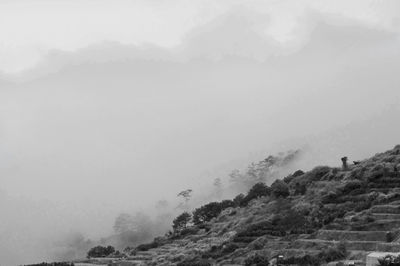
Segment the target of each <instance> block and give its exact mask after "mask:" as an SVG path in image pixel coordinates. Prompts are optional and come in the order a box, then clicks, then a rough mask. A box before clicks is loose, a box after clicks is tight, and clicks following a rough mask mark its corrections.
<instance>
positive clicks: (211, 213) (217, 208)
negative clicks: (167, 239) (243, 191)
mask: <svg viewBox="0 0 400 266" xmlns="http://www.w3.org/2000/svg"><path fill="white" fill-rule="evenodd" d="M233 206H234V203H233V201H232V200H224V201H222V202H210V203H208V204H206V205H203V206H201V207H200V208H197V209H196V210H194V212H193V223H194V224H196V225H198V224H202V223H204V222H208V221H210V220H211V219H212V218H214V217H217V216H218V215H219V214H220V213H221V212H222V211H223V210H224V209H226V208H229V207H233Z"/></svg>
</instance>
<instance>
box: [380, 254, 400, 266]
mask: <svg viewBox="0 0 400 266" xmlns="http://www.w3.org/2000/svg"><path fill="white" fill-rule="evenodd" d="M378 263H379V265H380V266H400V255H399V256H393V255H387V256H385V257H383V258H380V259H378Z"/></svg>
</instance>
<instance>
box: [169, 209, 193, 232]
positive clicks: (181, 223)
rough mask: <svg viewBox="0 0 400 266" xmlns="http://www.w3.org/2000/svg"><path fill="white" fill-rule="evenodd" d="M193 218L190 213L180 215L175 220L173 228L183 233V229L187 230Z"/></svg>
mask: <svg viewBox="0 0 400 266" xmlns="http://www.w3.org/2000/svg"><path fill="white" fill-rule="evenodd" d="M191 218H192V216H191V215H190V213H188V212H184V213H182V214H180V215H179V216H178V217H176V218H175V219H174V221H173V225H172V228H173V229H174V231H181V230H182V229H185V228H186V227H187V225H188V223H189V222H190V219H191Z"/></svg>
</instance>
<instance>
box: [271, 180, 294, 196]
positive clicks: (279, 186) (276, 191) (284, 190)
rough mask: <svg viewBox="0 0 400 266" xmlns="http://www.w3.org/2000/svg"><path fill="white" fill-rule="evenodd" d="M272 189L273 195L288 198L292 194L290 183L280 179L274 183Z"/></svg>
mask: <svg viewBox="0 0 400 266" xmlns="http://www.w3.org/2000/svg"><path fill="white" fill-rule="evenodd" d="M271 191H272V195H274V197H276V198H280V197H282V198H286V197H288V196H289V194H290V192H289V187H288V185H287V184H286V183H285V182H283V181H282V180H280V179H277V180H275V182H274V183H272V185H271Z"/></svg>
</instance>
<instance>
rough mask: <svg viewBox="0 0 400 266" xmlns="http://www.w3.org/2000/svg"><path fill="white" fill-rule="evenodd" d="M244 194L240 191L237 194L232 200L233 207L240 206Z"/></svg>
mask: <svg viewBox="0 0 400 266" xmlns="http://www.w3.org/2000/svg"><path fill="white" fill-rule="evenodd" d="M244 198H245V197H244V195H243V194H242V193H240V194H239V195H237V196H236V197H235V198H234V199H233V200H232V201H233V205H234V206H235V207H239V206H242V201H243V200H244Z"/></svg>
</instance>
